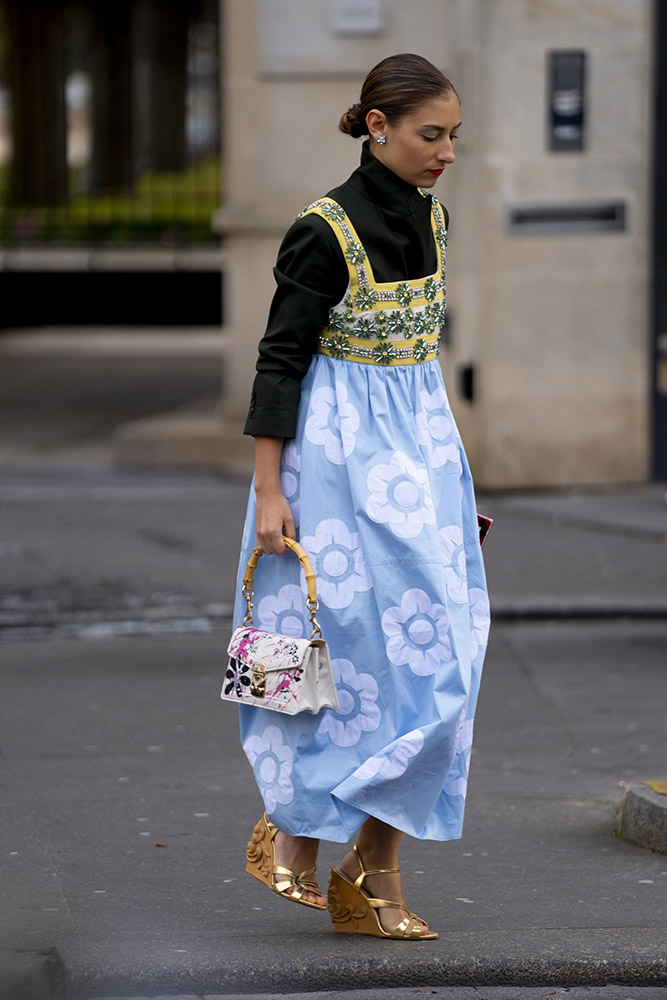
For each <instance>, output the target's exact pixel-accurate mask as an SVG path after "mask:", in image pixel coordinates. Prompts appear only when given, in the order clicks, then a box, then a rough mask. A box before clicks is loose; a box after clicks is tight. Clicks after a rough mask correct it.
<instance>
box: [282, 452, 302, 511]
mask: <svg viewBox="0 0 667 1000" xmlns="http://www.w3.org/2000/svg"><path fill="white" fill-rule="evenodd" d="M300 472H301V455H300V454H299V452H298V451H297V448H296V445H295V444H294V441H288V443H287V444H286V445H285V447H284V448H283V454H282V458H281V461H280V488H281V490H282V491H283V496H284V497H285V498H286V499H287V500H288V502H289V505H290V507H291V508H292V517H293V518H294V525H295V527H298V526H299V507H300V504H301V491H300V477H299V473H300Z"/></svg>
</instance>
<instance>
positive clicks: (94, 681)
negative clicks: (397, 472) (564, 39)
mask: <svg viewBox="0 0 667 1000" xmlns="http://www.w3.org/2000/svg"><path fill="white" fill-rule="evenodd" d="M3 471H4V473H5V474H4V475H3V476H2V484H1V485H0V502H2V506H3V510H4V514H3V525H2V530H1V532H0V557H1V558H2V565H3V567H4V569H5V570H6V573H5V578H6V579H7V580H8V586H7V599H6V600H4V601H3V603H2V605H0V612H1V615H0V626H2V627H1V628H0V639H1V640H2V641H1V642H0V661H1V662H0V674H1V676H2V682H3V698H2V704H1V708H0V713H1V716H0V723H1V728H0V776H1V778H0V780H1V782H2V789H3V792H2V797H1V798H0V810H1V816H0V829H1V830H2V840H1V843H2V848H1V853H0V885H1V886H2V898H3V905H2V908H1V912H0V1000H24V998H25V1000H33V998H40V1000H42V998H49V1000H50V998H58V1000H62V998H66V1000H96V998H107V997H138V996H140V995H141V996H144V997H145V996H151V995H153V996H155V995H161V996H178V995H181V996H184V995H187V996H188V997H192V996H206V995H208V996H233V995H240V994H243V995H246V994H266V995H278V994H285V993H293V994H297V993H300V992H310V991H314V990H329V991H351V990H360V989H368V990H371V989H374V990H379V991H382V990H387V991H389V989H390V988H391V989H393V990H394V991H397V990H398V991H400V990H403V991H404V992H403V993H402V994H401V995H404V996H406V997H407V996H412V995H413V993H414V991H416V990H423V991H425V992H426V993H428V992H429V991H428V990H427V989H426V987H432V988H433V989H434V990H435V989H436V987H437V988H438V989H440V988H443V987H446V986H457V987H461V988H463V987H473V986H477V987H481V986H489V987H490V986H496V987H499V986H502V985H506V986H512V987H524V988H525V987H548V986H553V987H556V986H582V987H584V986H586V987H591V988H592V987H593V986H595V985H598V986H603V985H604V984H612V983H615V984H620V985H622V986H625V987H631V986H632V987H637V988H639V987H649V986H652V987H663V988H664V987H665V986H667V857H666V856H664V855H662V854H658V853H653V852H650V851H647V850H644V849H642V848H640V847H637V846H634V845H632V844H630V843H628V842H627V841H624V840H622V839H619V838H618V837H617V836H615V828H616V824H617V820H618V811H619V806H620V803H621V800H622V797H623V794H624V791H625V789H626V788H627V787H628V786H634V785H636V784H637V783H638V782H641V781H643V780H655V779H667V753H666V749H667V738H666V728H665V701H666V699H665V696H666V695H667V670H666V666H667V656H666V650H667V551H666V540H667V514H666V512H667V505H666V504H665V499H664V492H665V491H664V487H662V486H658V485H649V486H644V487H632V488H625V489H621V488H619V489H605V490H576V491H563V492H558V493H535V494H525V493H524V494H518V493H517V494H505V495H488V496H483V497H480V498H479V507H480V509H481V510H483V511H484V512H486V513H488V514H490V515H491V516H492V517H494V518H495V524H494V527H493V529H492V532H491V535H490V536H489V541H488V543H487V547H486V548H485V553H486V561H487V569H488V576H489V583H490V590H491V594H492V597H493V611H494V614H495V619H496V621H495V625H494V627H493V628H492V637H491V642H490V646H489V652H488V657H487V662H486V667H485V677H484V680H483V685H482V693H481V696H480V702H479V711H478V716H477V723H476V731H475V747H474V750H473V759H472V770H471V780H470V787H469V794H468V805H467V813H466V825H465V829H464V836H463V839H462V840H461V841H454V842H450V843H447V844H438V843H433V842H421V843H420V842H416V841H413V840H406V843H405V848H404V853H403V862H402V864H403V874H404V882H405V891H406V897H407V899H408V900H409V901H410V905H411V906H413V907H414V909H415V910H416V911H417V912H418V913H421V914H423V915H424V916H425V917H426V918H427V919H428V920H429V923H430V924H431V925H432V926H434V927H435V928H436V929H438V930H439V931H440V938H439V939H438V940H437V941H432V942H421V943H418V944H403V943H398V942H393V941H383V940H378V939H373V938H365V937H349V938H348V937H347V936H345V935H335V936H334V934H333V933H332V927H331V924H330V922H329V920H328V917H327V916H326V915H325V914H318V913H314V912H313V911H311V910H308V909H306V908H305V907H299V906H294V905H290V904H287V903H285V902H284V901H282V900H279V899H278V898H277V897H275V896H272V895H271V894H269V893H268V891H267V890H266V889H265V888H264V887H262V886H261V885H260V884H259V883H258V882H256V881H255V880H253V879H251V878H249V877H248V876H247V875H245V874H244V870H243V869H244V863H245V862H244V847H245V843H246V841H247V839H248V837H249V834H250V831H251V829H252V826H253V823H254V822H255V820H256V819H257V817H258V815H259V814H260V812H261V809H262V806H261V802H260V799H259V796H258V794H257V791H256V789H255V787H254V784H253V782H252V780H251V775H250V770H249V768H248V765H247V763H246V762H245V758H244V757H243V754H242V751H241V749H240V747H239V744H238V733H237V725H236V718H235V713H234V711H233V710H232V709H231V708H230V707H229V706H225V705H222V704H221V703H220V702H219V700H218V691H219V686H220V682H221V677H222V673H223V665H224V659H225V657H224V648H225V645H226V640H227V637H228V634H229V608H230V604H231V601H232V599H233V587H234V584H233V575H234V569H235V563H236V552H237V547H238V538H239V533H240V525H241V522H242V518H243V504H244V498H245V494H246V491H247V484H246V483H243V482H237V481H233V480H226V479H221V478H216V477H214V476H204V475H199V476H196V475H189V476H186V475H182V476H177V475H174V474H141V473H136V472H128V471H124V470H111V469H108V468H105V467H97V468H95V467H90V466H89V467H79V468H74V467H73V468H71V469H67V468H65V467H61V468H60V469H58V470H51V471H49V470H46V469H44V468H34V469H19V468H17V467H15V468H13V469H12V468H6V469H5V470H3ZM340 855H341V847H340V845H335V844H329V843H324V844H322V849H321V853H320V862H319V870H320V877H321V880H322V882H323V883H325V882H326V878H327V871H328V868H329V867H330V866H331V865H332V864H335V863H336V862H337V860H338V859H339V857H340ZM387 995H388V996H390V995H391V996H396V997H398V995H399V994H398V993H396V992H394V993H393V994H391V993H387ZM483 995H484V994H483V993H480V997H481V996H483ZM575 995H577V994H576V993H575ZM638 995H640V994H639V993H638ZM629 996H630V994H628V998H629Z"/></svg>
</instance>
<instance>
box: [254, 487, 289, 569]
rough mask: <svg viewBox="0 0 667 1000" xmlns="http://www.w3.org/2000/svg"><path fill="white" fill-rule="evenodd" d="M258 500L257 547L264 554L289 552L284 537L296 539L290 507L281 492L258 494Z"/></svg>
mask: <svg viewBox="0 0 667 1000" xmlns="http://www.w3.org/2000/svg"><path fill="white" fill-rule="evenodd" d="M256 499H257V512H256V518H255V526H256V531H257V545H258V546H259V548H260V549H261V550H262V552H267V553H269V554H271V555H281V554H282V553H283V552H286V551H287V546H286V545H285V542H284V541H283V535H287V537H288V538H294V539H296V532H295V531H294V519H293V518H292V511H291V509H290V505H289V503H288V502H287V500H286V499H285V497H284V496H283V494H282V493H281V492H280V490H278V491H274V492H266V493H258V494H256Z"/></svg>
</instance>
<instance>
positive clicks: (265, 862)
mask: <svg viewBox="0 0 667 1000" xmlns="http://www.w3.org/2000/svg"><path fill="white" fill-rule="evenodd" d="M277 833H278V827H277V826H276V825H275V824H274V823H272V822H271V820H270V819H269V818H268V816H267V815H266V813H264V815H263V816H262V818H261V819H260V821H259V822H258V823H257V824H256V825H255V829H254V830H253V831H252V837H251V838H250V842H249V843H248V849H247V851H246V857H247V859H248V864H247V865H246V866H245V870H246V871H247V872H248V874H249V875H253V876H254V877H255V878H256V879H259V881H260V882H263V883H264V885H265V886H267V888H269V889H270V890H271V892H275V893H277V894H278V895H279V896H282V897H283V899H291V900H292V902H293V903H302V904H303V906H312V908H313V909H314V910H326V909H327V906H326V903H325V904H324V905H322V904H321V903H313V902H311V900H309V899H304V898H303V896H304V893H305V892H316V893H317V894H318V895H320V896H323V895H324V893H323V892H322V890H321V889H320V887H319V885H318V884H317V882H316V881H315V878H314V877H313V878H309V877H308V876H309V875H312V876H314V875H315V869H314V868H307V869H306V870H305V871H304V872H300V873H298V874H297V872H293V871H291V870H290V869H289V868H285V867H284V866H283V865H277V864H276V851H275V844H274V840H275V837H276V834H277ZM290 889H292V890H293V892H290V891H289V890H290Z"/></svg>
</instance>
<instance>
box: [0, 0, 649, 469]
mask: <svg viewBox="0 0 667 1000" xmlns="http://www.w3.org/2000/svg"><path fill="white" fill-rule="evenodd" d="M400 51H415V52H419V53H421V54H423V55H424V56H426V57H427V58H429V59H431V60H432V61H433V62H434V63H435V64H436V65H438V66H439V67H441V68H442V69H443V70H444V71H445V72H446V73H447V74H448V75H449V76H450V77H451V78H452V80H453V81H454V83H455V86H456V87H457V90H458V91H459V93H460V94H461V97H462V108H463V110H462V116H463V129H462V130H461V139H460V142H459V148H458V150H457V163H456V166H455V167H454V169H453V170H451V171H449V170H448V171H447V174H446V176H445V177H444V178H443V180H442V181H441V182H440V184H439V186H438V191H437V193H438V195H439V197H440V198H441V200H442V201H444V202H445V203H446V204H447V206H448V208H449V211H450V215H451V220H452V221H451V232H450V252H449V254H450V255H449V261H448V279H449V280H448V292H449V304H450V314H449V315H450V320H449V324H448V329H447V333H446V338H445V340H446V344H445V349H444V351H443V355H442V360H443V368H444V372H445V379H446V381H447V384H448V389H449V392H450V396H451V400H452V405H453V407H454V409H455V412H456V415H457V419H458V421H459V424H460V427H461V431H462V434H463V437H464V440H465V441H466V444H467V448H468V451H469V454H470V458H471V464H472V465H473V471H474V472H475V474H476V478H477V481H478V483H479V485H480V486H482V487H485V488H491V489H497V488H503V489H506V488H510V489H512V488H523V487H553V486H564V485H576V484H605V483H607V484H609V483H632V482H646V481H649V480H651V479H661V478H665V477H667V200H666V196H665V190H666V189H667V68H666V67H667V14H666V11H665V5H664V4H661V3H659V2H651V0H605V2H603V3H599V2H594V0H552V2H546V0H466V2H465V3H461V2H460V0H413V2H411V3H410V4H406V3H404V2H401V0H114V2H113V3H106V2H104V0H0V461H10V462H24V461H31V462H32V461H44V460H47V461H51V462H52V461H79V460H86V461H102V462H117V463H122V464H138V465H148V466H151V465H152V466H165V465H181V466H183V465H186V466H187V465H192V466H198V467H206V468H211V469H218V470H219V469H223V470H227V471H230V470H231V471H236V472H239V471H240V472H245V471H247V469H248V467H249V460H250V450H249V449H250V442H249V441H248V440H244V439H243V438H242V435H241V430H242V424H243V419H244V416H245V411H246V408H247V400H248V395H249V390H250V384H251V381H252V375H253V366H254V356H255V350H256V345H257V341H258V340H259V338H260V337H261V335H262V332H263V328H264V322H265V317H266V313H267V309H268V305H269V302H270V298H271V294H272V266H273V263H274V260H275V254H276V251H277V247H278V245H279V241H280V237H281V235H282V233H283V232H284V231H285V229H286V228H287V226H288V225H289V223H290V221H291V220H292V219H293V218H294V216H295V215H296V214H297V213H298V212H299V211H300V209H301V208H302V207H303V206H304V205H305V204H308V203H309V201H311V200H313V199H314V198H316V197H318V196H320V195H321V194H323V193H325V192H326V191H327V190H328V189H329V188H330V187H332V186H333V185H335V184H337V183H340V182H341V181H342V180H343V179H344V178H345V177H346V176H347V175H348V174H349V173H350V172H351V170H353V169H354V167H355V166H356V164H357V162H358V157H359V152H360V150H359V144H358V143H355V142H354V141H351V140H350V139H349V138H347V137H344V136H341V135H340V134H339V133H337V122H338V118H339V117H340V114H341V113H342V112H343V111H344V110H345V109H346V108H347V107H348V106H349V105H350V104H351V103H353V102H354V101H355V100H356V99H357V97H358V92H359V88H360V84H361V82H362V80H363V78H364V76H365V74H366V72H367V71H368V69H369V68H370V67H371V66H372V65H374V64H375V63H376V62H378V61H379V60H380V59H382V58H383V57H385V56H386V55H389V54H391V53H394V52H400Z"/></svg>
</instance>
